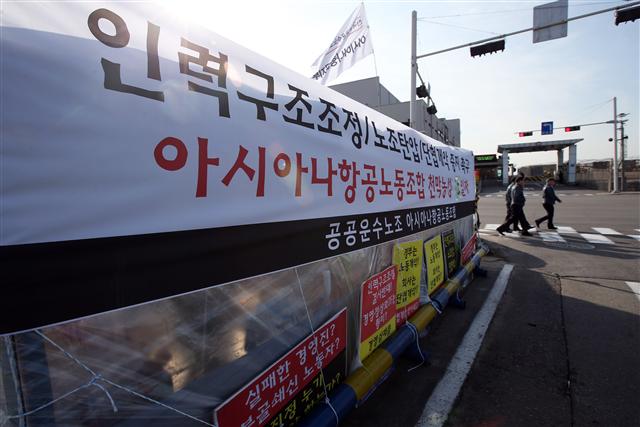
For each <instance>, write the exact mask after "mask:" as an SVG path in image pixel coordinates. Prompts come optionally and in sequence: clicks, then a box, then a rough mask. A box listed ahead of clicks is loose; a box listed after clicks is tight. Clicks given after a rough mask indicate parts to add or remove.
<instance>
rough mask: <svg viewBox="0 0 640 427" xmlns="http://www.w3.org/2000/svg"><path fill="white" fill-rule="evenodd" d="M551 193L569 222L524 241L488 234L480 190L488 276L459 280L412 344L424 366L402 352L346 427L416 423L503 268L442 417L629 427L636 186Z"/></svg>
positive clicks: (639, 379)
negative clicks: (500, 284) (417, 344)
mask: <svg viewBox="0 0 640 427" xmlns="http://www.w3.org/2000/svg"><path fill="white" fill-rule="evenodd" d="M526 193H527V205H526V206H525V213H526V215H527V217H528V219H529V221H530V222H531V223H533V220H534V219H535V218H537V217H539V216H542V215H543V213H544V210H543V208H542V205H541V204H542V202H541V199H540V196H539V195H540V191H539V189H534V188H531V190H530V191H526ZM558 193H559V197H560V198H561V199H562V200H563V203H562V204H560V205H557V207H556V220H555V223H556V225H557V226H562V227H570V228H563V229H561V231H562V232H561V233H556V232H554V231H550V230H546V229H544V228H542V229H540V230H537V231H536V232H534V236H533V237H520V236H518V235H507V236H505V237H502V236H500V235H498V234H497V233H496V232H495V231H492V230H491V228H492V227H495V226H496V225H497V224H499V223H501V222H502V220H503V219H504V214H505V212H504V211H505V207H504V192H496V193H486V194H482V195H481V198H480V202H479V214H480V219H481V222H482V224H481V227H480V228H481V233H480V235H481V237H482V239H483V241H484V242H485V243H486V244H488V245H489V247H490V248H491V249H492V254H491V255H490V256H487V257H485V258H484V259H483V267H484V268H486V269H487V270H488V272H489V274H488V276H487V277H486V278H483V277H477V278H476V279H475V280H474V281H473V282H472V284H471V285H470V286H469V287H468V289H467V291H466V293H465V299H466V301H467V308H466V309H465V310H458V309H455V308H451V307H448V308H447V310H446V311H445V312H444V313H443V315H441V316H439V317H438V318H437V319H436V320H435V321H434V323H433V324H432V325H431V326H430V328H429V330H428V333H427V336H426V337H424V338H423V339H422V340H421V344H422V346H423V347H424V348H426V349H427V350H428V351H429V354H430V358H429V362H428V363H427V364H425V365H422V366H420V367H419V368H417V369H414V370H412V371H409V369H410V368H412V367H414V366H415V365H416V362H415V361H411V360H401V361H400V363H399V364H398V365H397V367H396V370H395V372H394V373H393V375H391V376H390V377H389V379H388V380H387V381H386V382H385V383H383V384H382V385H381V386H380V387H379V389H378V390H376V392H375V393H374V394H373V395H372V396H371V397H370V398H369V399H368V400H367V401H366V402H364V403H363V404H362V405H361V406H360V408H359V409H357V410H355V411H354V412H352V413H351V414H350V415H349V417H348V418H347V420H346V422H345V425H348V426H363V425H366V426H398V427H405V426H414V425H416V422H417V421H418V419H419V418H420V415H421V413H422V409H423V407H424V405H425V402H426V401H427V400H428V399H429V398H431V399H434V398H435V399H437V398H438V396H433V395H432V393H433V391H434V389H435V387H436V385H437V384H438V382H439V381H440V380H441V379H442V377H443V376H444V375H445V374H446V373H447V371H448V364H449V362H450V361H451V360H452V358H453V355H454V353H455V351H456V349H457V348H458V346H459V345H460V343H461V341H462V338H463V336H464V334H465V332H466V331H467V329H468V328H469V325H470V324H471V322H472V321H473V319H474V317H475V315H476V313H477V312H478V310H479V309H480V307H481V306H482V304H483V303H484V302H485V300H486V299H487V295H488V293H489V291H490V290H491V288H492V287H493V283H494V281H495V279H496V277H497V276H498V273H499V272H500V270H501V268H502V267H503V266H504V265H505V264H511V265H513V266H514V269H513V272H512V274H511V276H510V280H509V282H508V284H507V287H506V290H505V292H504V295H503V297H502V300H501V302H500V304H499V305H498V307H497V310H496V313H495V316H494V318H493V321H492V322H491V324H490V327H489V329H488V331H487V333H486V335H485V337H484V341H483V343H482V345H481V347H480V350H479V352H478V354H477V356H476V358H475V361H474V362H473V364H472V366H471V370H470V372H469V375H468V377H467V378H466V380H465V382H464V384H463V386H462V388H461V391H460V394H459V396H458V399H457V401H456V402H455V404H454V406H453V409H452V411H451V413H450V414H449V417H448V420H447V421H446V424H445V425H446V426H450V427H467V426H468V427H471V426H483V427H488V426H492V427H493V426H495V427H499V426H568V427H569V426H571V427H573V426H596V425H600V426H640V241H639V240H638V239H640V194H638V193H635V194H618V195H611V194H607V193H601V192H594V191H590V190H581V189H574V188H559V189H558ZM607 229H609V230H607ZM613 233H618V234H613ZM633 236H636V237H633ZM633 289H635V291H634V290H633Z"/></svg>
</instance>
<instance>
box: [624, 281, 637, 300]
mask: <svg viewBox="0 0 640 427" xmlns="http://www.w3.org/2000/svg"><path fill="white" fill-rule="evenodd" d="M624 283H626V284H627V286H628V287H629V289H631V292H633V293H634V294H635V295H636V298H638V301H640V282H624Z"/></svg>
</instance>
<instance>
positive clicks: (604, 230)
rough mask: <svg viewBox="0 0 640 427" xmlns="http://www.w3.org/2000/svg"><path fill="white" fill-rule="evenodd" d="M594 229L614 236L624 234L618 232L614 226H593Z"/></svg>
mask: <svg viewBox="0 0 640 427" xmlns="http://www.w3.org/2000/svg"><path fill="white" fill-rule="evenodd" d="M591 229H592V230H595V231H597V232H598V233H600V234H609V235H612V236H622V233H619V232H617V231H616V230H614V229H612V228H600V227H591Z"/></svg>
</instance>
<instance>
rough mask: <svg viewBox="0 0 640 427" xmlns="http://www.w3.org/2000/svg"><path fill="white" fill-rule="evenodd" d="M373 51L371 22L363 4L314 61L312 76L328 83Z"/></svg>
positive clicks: (323, 82)
mask: <svg viewBox="0 0 640 427" xmlns="http://www.w3.org/2000/svg"><path fill="white" fill-rule="evenodd" d="M372 53H373V44H372V42H371V35H370V34H369V24H368V23H367V16H366V15H365V12H364V4H361V5H360V6H359V7H358V8H357V9H356V10H354V11H353V13H352V14H351V16H350V17H349V19H347V22H345V23H344V25H342V28H340V31H338V34H337V35H336V36H335V37H334V38H333V41H332V42H331V45H330V46H329V48H328V49H327V50H325V51H324V52H323V53H322V55H320V56H319V57H318V59H316V61H315V62H314V63H313V66H314V67H315V69H316V72H315V74H314V75H313V76H312V78H313V79H315V80H319V81H320V82H321V83H322V84H326V83H327V82H329V81H330V80H333V79H335V78H336V77H338V76H339V75H340V74H342V72H343V71H345V70H348V69H349V68H351V67H352V66H353V65H354V64H355V63H356V62H358V61H359V60H361V59H362V58H365V57H366V56H368V55H370V54H372Z"/></svg>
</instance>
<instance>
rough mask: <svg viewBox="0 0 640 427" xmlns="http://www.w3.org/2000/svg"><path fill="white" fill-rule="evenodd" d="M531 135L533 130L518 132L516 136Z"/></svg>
mask: <svg viewBox="0 0 640 427" xmlns="http://www.w3.org/2000/svg"><path fill="white" fill-rule="evenodd" d="M531 135H533V132H532V131H529V132H518V136H519V137H523V136H531Z"/></svg>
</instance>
